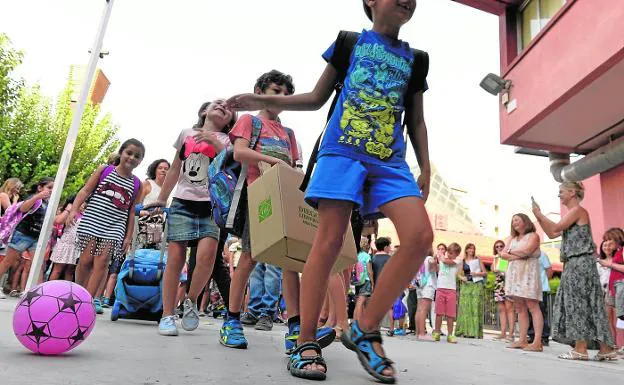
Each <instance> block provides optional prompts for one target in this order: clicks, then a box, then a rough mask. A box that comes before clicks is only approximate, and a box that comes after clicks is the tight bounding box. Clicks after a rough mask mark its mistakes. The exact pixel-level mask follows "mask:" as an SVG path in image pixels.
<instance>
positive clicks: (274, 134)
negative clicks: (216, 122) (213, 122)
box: [230, 114, 299, 184]
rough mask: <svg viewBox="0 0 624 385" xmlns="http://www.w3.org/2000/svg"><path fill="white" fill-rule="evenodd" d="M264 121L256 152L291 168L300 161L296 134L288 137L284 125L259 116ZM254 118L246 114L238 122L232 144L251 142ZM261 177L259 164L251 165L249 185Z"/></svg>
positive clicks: (248, 177)
mask: <svg viewBox="0 0 624 385" xmlns="http://www.w3.org/2000/svg"><path fill="white" fill-rule="evenodd" d="M257 118H259V119H260V120H261V121H262V130H261V131H260V137H259V138H258V143H257V144H256V148H255V151H257V152H259V153H261V154H264V155H268V156H272V157H275V158H278V159H281V160H283V161H284V162H286V163H288V164H289V165H291V166H294V165H295V162H296V161H297V160H299V151H298V150H297V140H296V139H295V134H294V132H292V131H291V132H292V135H288V132H287V131H286V128H285V127H284V126H282V123H280V122H278V121H276V120H269V119H267V118H265V117H262V116H260V115H258V116H257ZM252 131H253V127H252V116H251V115H248V114H245V115H243V116H241V117H240V118H238V121H237V122H236V124H235V125H234V127H233V128H232V131H230V140H231V142H232V143H234V142H235V141H236V139H237V138H243V139H247V140H249V141H251V133H252ZM259 176H260V169H259V168H258V165H257V164H250V165H249V171H248V174H247V183H248V184H252V183H253V182H255V181H256V179H258V177H259Z"/></svg>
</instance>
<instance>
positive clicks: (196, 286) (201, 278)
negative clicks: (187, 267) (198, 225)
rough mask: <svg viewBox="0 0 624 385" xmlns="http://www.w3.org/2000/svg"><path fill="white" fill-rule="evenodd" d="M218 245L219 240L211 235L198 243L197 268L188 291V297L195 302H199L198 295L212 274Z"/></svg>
mask: <svg viewBox="0 0 624 385" xmlns="http://www.w3.org/2000/svg"><path fill="white" fill-rule="evenodd" d="M218 245H219V241H218V240H217V239H213V238H210V237H206V238H203V239H201V240H200V241H199V243H198V244H197V257H196V258H197V263H196V264H195V270H193V279H192V280H191V287H190V288H189V292H188V297H189V298H190V299H191V301H193V303H196V302H197V297H199V294H201V292H202V290H204V287H206V284H208V281H209V280H210V277H211V276H212V269H213V267H214V264H215V257H216V254H217V246H218Z"/></svg>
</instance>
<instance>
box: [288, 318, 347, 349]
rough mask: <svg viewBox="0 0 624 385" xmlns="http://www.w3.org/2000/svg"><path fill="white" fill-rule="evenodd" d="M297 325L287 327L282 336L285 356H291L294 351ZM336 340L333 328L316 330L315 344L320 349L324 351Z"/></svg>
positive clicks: (298, 329)
mask: <svg viewBox="0 0 624 385" xmlns="http://www.w3.org/2000/svg"><path fill="white" fill-rule="evenodd" d="M300 327H301V325H299V324H294V325H292V326H289V327H288V331H287V332H286V334H285V335H284V348H286V354H288V355H290V354H292V351H293V350H295V347H296V346H297V340H298V339H299V334H300ZM335 340H336V331H335V330H334V328H330V327H323V328H318V329H316V342H317V343H318V344H319V345H320V346H321V349H324V348H326V347H328V346H329V345H331V343H332V342H334V341H335Z"/></svg>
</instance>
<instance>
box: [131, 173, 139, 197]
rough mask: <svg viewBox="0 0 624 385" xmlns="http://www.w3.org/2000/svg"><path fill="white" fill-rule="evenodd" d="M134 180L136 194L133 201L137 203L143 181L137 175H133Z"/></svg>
mask: <svg viewBox="0 0 624 385" xmlns="http://www.w3.org/2000/svg"><path fill="white" fill-rule="evenodd" d="M132 180H133V181H134V194H133V195H132V200H133V201H136V198H137V195H138V194H139V190H140V189H141V180H140V179H139V177H138V176H136V175H132Z"/></svg>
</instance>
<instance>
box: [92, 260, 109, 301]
mask: <svg viewBox="0 0 624 385" xmlns="http://www.w3.org/2000/svg"><path fill="white" fill-rule="evenodd" d="M106 267H107V266H105V267H104V274H102V280H101V281H100V286H99V287H98V289H97V292H96V293H95V296H96V298H100V297H101V296H102V295H103V294H104V289H106V283H107V282H108V271H106V270H107V269H106ZM111 275H112V274H111Z"/></svg>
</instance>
